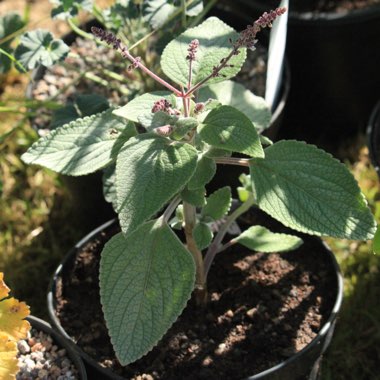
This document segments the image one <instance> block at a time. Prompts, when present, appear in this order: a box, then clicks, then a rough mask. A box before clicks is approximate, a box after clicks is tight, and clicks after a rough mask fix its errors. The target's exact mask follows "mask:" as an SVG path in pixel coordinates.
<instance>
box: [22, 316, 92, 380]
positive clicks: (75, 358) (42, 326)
mask: <svg viewBox="0 0 380 380" xmlns="http://www.w3.org/2000/svg"><path fill="white" fill-rule="evenodd" d="M26 319H27V320H28V321H29V323H30V324H31V325H32V327H33V328H35V329H36V330H39V331H43V332H44V333H46V334H48V335H50V336H51V337H52V338H53V340H54V341H55V343H56V344H57V345H59V346H60V347H62V348H64V349H65V350H66V353H67V356H68V357H69V358H70V360H71V362H72V363H73V364H74V366H75V368H76V369H77V371H78V374H79V379H80V380H87V372H86V368H85V366H84V364H83V360H82V358H81V356H80V355H79V354H78V352H77V350H76V348H75V347H76V346H75V345H74V343H73V341H72V340H71V339H67V338H66V337H63V336H62V335H61V334H59V333H57V331H55V330H54V329H53V328H52V327H51V325H50V324H49V323H47V322H45V321H44V320H42V319H40V318H37V317H34V316H29V317H27V318H26Z"/></svg>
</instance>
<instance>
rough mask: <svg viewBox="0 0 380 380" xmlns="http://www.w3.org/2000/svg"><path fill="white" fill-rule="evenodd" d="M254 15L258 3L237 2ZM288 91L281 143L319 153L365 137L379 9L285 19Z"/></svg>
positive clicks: (375, 78)
mask: <svg viewBox="0 0 380 380" xmlns="http://www.w3.org/2000/svg"><path fill="white" fill-rule="evenodd" d="M238 2H239V4H240V5H241V7H242V8H243V9H245V11H246V12H249V11H251V12H252V13H253V14H254V15H255V16H258V15H259V14H261V13H262V12H263V11H267V10H268V4H267V2H265V1H259V0H238ZM287 35H288V37H287V48H286V55H287V58H288V60H289V65H290V70H291V72H292V82H291V91H290V94H289V100H288V104H287V110H286V114H285V120H284V125H285V127H284V128H283V129H282V131H281V134H280V137H281V138H297V139H302V140H306V141H307V142H310V143H315V144H317V145H319V146H321V147H323V148H326V149H329V148H333V147H334V145H336V144H337V143H339V142H341V141H344V140H345V139H350V138H352V137H354V136H355V135H356V134H357V133H359V132H364V131H365V127H366V124H367V121H368V116H369V114H370V112H371V109H372V108H373V106H374V104H375V102H376V101H377V97H378V89H379V88H380V71H379V62H380V49H379V35H380V4H379V5H377V6H371V7H368V8H363V9H358V10H354V11H351V12H348V13H335V12H329V13H310V12H305V13H299V12H296V11H295V10H294V8H292V3H291V2H290V13H289V20H288V34H287Z"/></svg>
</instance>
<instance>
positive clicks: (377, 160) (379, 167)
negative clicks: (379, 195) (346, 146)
mask: <svg viewBox="0 0 380 380" xmlns="http://www.w3.org/2000/svg"><path fill="white" fill-rule="evenodd" d="M379 128H380V100H379V101H378V102H377V103H376V105H375V106H374V108H373V110H372V112H371V116H370V119H369V121H368V126H367V145H368V149H369V156H370V158H371V162H372V165H373V167H374V168H375V170H376V172H377V174H378V175H380V157H379V154H378V150H379V149H376V135H377V134H376V131H377V132H379Z"/></svg>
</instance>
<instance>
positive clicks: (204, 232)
mask: <svg viewBox="0 0 380 380" xmlns="http://www.w3.org/2000/svg"><path fill="white" fill-rule="evenodd" d="M193 235H194V239H195V242H196V244H197V247H198V249H199V250H200V251H201V250H202V249H205V248H207V247H208V246H209V245H210V243H211V240H212V238H213V234H212V231H211V229H210V227H209V226H208V225H207V224H206V223H202V222H199V223H197V224H196V225H195V227H194V230H193Z"/></svg>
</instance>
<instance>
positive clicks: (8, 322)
mask: <svg viewBox="0 0 380 380" xmlns="http://www.w3.org/2000/svg"><path fill="white" fill-rule="evenodd" d="M29 314H30V311H29V306H27V304H26V303H25V302H20V301H18V300H16V299H15V298H13V297H12V298H8V299H5V300H3V301H1V302H0V331H1V332H4V333H5V334H6V335H8V338H9V339H13V340H15V341H18V340H20V339H25V338H26V336H27V334H28V331H29V330H30V324H29V322H28V321H25V320H24V318H25V317H27V316H28V315H29Z"/></svg>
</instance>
